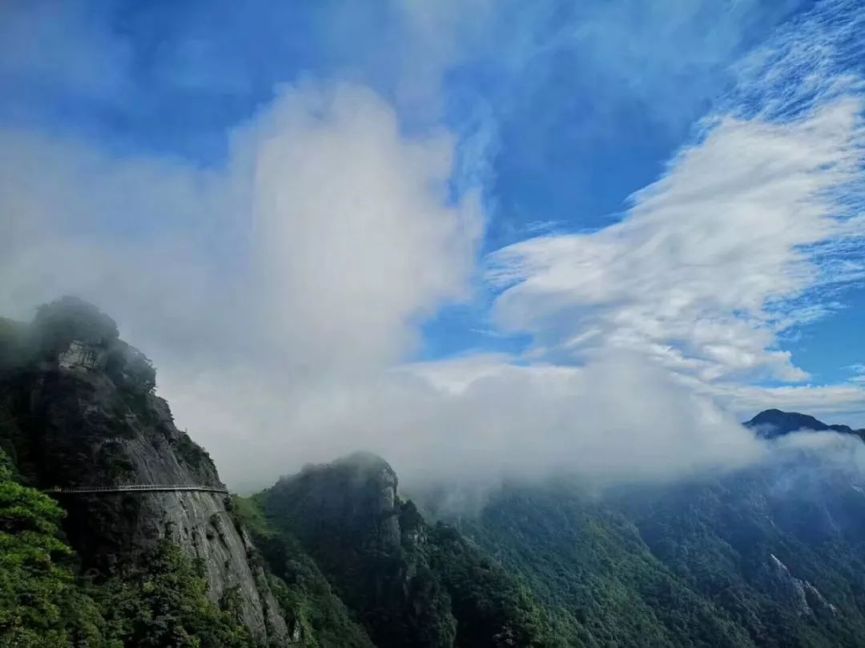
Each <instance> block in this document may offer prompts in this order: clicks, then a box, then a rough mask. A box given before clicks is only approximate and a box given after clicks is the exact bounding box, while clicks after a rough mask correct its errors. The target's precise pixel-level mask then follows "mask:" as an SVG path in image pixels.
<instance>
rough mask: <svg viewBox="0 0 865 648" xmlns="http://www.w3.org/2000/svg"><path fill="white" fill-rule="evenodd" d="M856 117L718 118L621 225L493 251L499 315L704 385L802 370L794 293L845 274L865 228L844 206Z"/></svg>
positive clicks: (832, 113)
mask: <svg viewBox="0 0 865 648" xmlns="http://www.w3.org/2000/svg"><path fill="white" fill-rule="evenodd" d="M860 111H861V104H860V103H859V102H858V101H856V100H853V99H848V100H846V101H839V102H837V103H834V104H832V105H829V106H826V107H824V108H822V109H820V110H819V111H818V112H816V113H815V114H814V115H812V116H810V117H809V118H807V119H804V120H801V121H799V122H794V123H789V122H788V123H780V124H776V123H769V122H764V121H760V120H751V121H745V120H740V119H733V118H725V119H722V120H720V121H719V122H718V123H717V125H715V126H714V128H712V129H711V130H710V131H709V132H708V133H707V134H706V135H705V138H704V139H703V141H701V142H699V143H698V144H695V145H693V146H691V147H689V148H686V149H685V150H683V151H682V152H681V153H680V154H679V155H678V156H677V157H676V159H674V160H673V161H672V163H671V164H670V166H669V169H668V171H667V173H666V174H665V175H664V176H663V177H662V178H661V179H660V180H659V181H658V182H656V183H655V184H653V185H651V186H649V187H647V188H646V189H644V190H642V191H640V192H639V193H637V194H636V195H635V196H634V204H633V206H632V208H631V209H630V210H629V212H628V214H627V215H626V216H625V218H624V219H623V221H622V222H620V223H618V224H616V225H613V226H610V227H607V228H605V229H602V230H600V231H597V232H594V233H590V234H574V235H560V236H547V237H539V238H535V239H530V240H527V241H523V242H520V243H517V244H514V245H512V246H509V247H507V248H504V249H502V250H500V251H498V252H496V253H494V254H493V255H491V258H490V270H489V277H490V279H491V281H493V282H495V283H497V284H499V285H502V286H504V287H505V288H504V290H503V291H502V293H501V294H500V295H499V297H498V298H497V300H496V304H495V311H494V315H495V319H496V321H497V322H498V324H499V325H500V326H501V327H502V328H504V329H506V330H511V331H515V332H531V333H534V334H535V335H537V336H538V339H539V341H540V342H541V343H542V344H543V345H544V347H546V348H548V349H551V351H552V353H553V354H555V355H558V356H559V357H561V356H562V355H565V356H571V357H573V356H574V355H583V356H584V355H585V354H586V353H590V352H593V351H597V350H598V349H603V348H619V349H628V350H631V351H639V352H642V353H645V354H647V355H649V356H652V357H653V358H655V359H656V360H657V361H659V362H661V363H662V364H664V365H666V366H667V367H669V368H670V369H673V370H676V371H683V372H687V373H691V374H694V375H697V376H699V377H700V378H701V379H703V380H707V381H711V380H717V379H721V378H731V377H738V378H742V377H744V378H753V377H772V378H778V379H781V380H794V381H795V380H801V379H804V378H806V374H805V373H804V372H803V371H801V370H800V369H799V368H797V367H795V366H794V365H793V364H792V362H791V360H790V355H789V353H787V352H785V351H782V350H780V349H778V348H777V341H778V334H779V333H781V332H782V331H784V330H785V329H787V328H789V327H790V326H792V325H794V324H795V323H797V322H798V319H799V318H798V317H797V314H798V311H797V310H796V309H794V308H790V307H785V301H788V300H791V299H793V298H796V297H800V296H802V295H804V294H805V293H806V291H809V290H814V289H815V288H819V287H820V286H823V285H826V284H827V283H833V282H837V281H838V279H839V278H838V276H837V275H836V274H832V275H827V274H826V273H825V272H824V271H823V268H824V265H825V264H828V263H830V261H831V259H832V250H831V248H830V247H829V246H828V244H829V243H831V242H836V241H838V240H839V239H845V240H848V241H849V240H851V239H853V238H855V239H858V240H861V238H862V236H863V235H865V228H863V227H862V223H861V221H856V222H855V223H851V221H849V220H846V219H845V217H846V216H847V215H848V214H847V212H846V210H845V209H844V208H843V207H842V206H841V204H840V202H839V201H838V200H836V199H837V197H838V195H839V192H841V191H843V190H845V189H846V188H847V187H848V186H849V185H850V184H851V183H852V182H854V181H855V180H856V179H857V178H858V176H857V173H858V170H859V165H860V164H861V162H862V145H863V143H865V140H863V129H862V124H861V120H860V117H859V112H860ZM852 224H855V225H856V227H852V226H851V225H852ZM821 244H822V245H823V246H824V247H822V248H820V247H817V246H820V245H821ZM847 262H848V263H849V264H852V265H855V267H856V270H857V272H852V271H851V276H852V277H855V276H858V272H861V269H862V264H861V262H856V261H854V260H848V261H847Z"/></svg>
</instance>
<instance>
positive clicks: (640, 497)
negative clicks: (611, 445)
mask: <svg viewBox="0 0 865 648" xmlns="http://www.w3.org/2000/svg"><path fill="white" fill-rule="evenodd" d="M775 470H776V472H775V473H772V472H771V471H768V470H767V469H766V468H765V467H763V468H761V469H760V470H758V471H752V472H750V473H747V472H742V473H737V474H735V475H734V476H731V477H729V478H726V479H724V480H718V481H707V482H700V483H691V484H679V485H677V486H669V487H656V488H646V487H643V488H641V489H621V490H620V491H619V492H617V493H610V494H607V495H606V496H604V497H602V498H598V497H588V496H586V495H585V494H584V492H583V491H581V489H580V488H579V486H577V485H575V484H572V483H565V482H560V483H557V484H547V485H544V486H532V487H530V486H525V485H523V486H519V487H517V486H512V487H508V488H506V489H504V490H503V491H502V492H501V493H499V494H497V495H496V496H495V497H494V498H493V499H492V501H491V502H489V503H488V504H487V506H486V507H485V508H484V510H483V512H482V513H481V515H480V516H479V517H478V518H476V519H467V520H462V521H461V522H460V525H459V528H460V530H461V531H462V532H463V533H464V534H465V535H467V536H468V537H470V538H471V539H473V540H474V541H476V542H477V543H478V544H479V545H480V546H482V547H483V548H484V549H485V550H486V551H487V552H488V553H490V554H493V555H495V556H496V557H497V558H498V559H499V560H500V561H501V562H502V564H503V565H504V566H505V567H506V568H507V570H508V571H509V572H511V573H518V574H521V575H522V577H523V578H524V579H525V581H526V582H527V583H528V585H529V587H530V589H531V591H532V592H533V593H534V594H535V596H536V597H537V598H538V599H539V600H541V601H542V603H543V604H544V606H545V607H546V608H547V609H549V610H550V611H551V613H552V614H554V615H555V616H556V618H558V619H559V620H561V619H562V618H564V619H566V620H567V621H566V622H565V623H563V624H561V625H560V629H561V630H562V632H561V634H560V636H561V637H562V638H563V639H564V640H565V641H566V642H567V644H568V645H597V646H610V645H618V646H644V645H652V646H655V645H658V646H683V647H686V646H687V647H691V646H705V647H709V646H777V647H781V646H826V647H828V646H851V647H852V646H859V645H861V638H862V637H863V636H865V576H863V574H865V560H863V558H862V556H863V555H865V554H863V551H862V550H863V548H865V546H863V536H862V531H863V522H862V520H863V519H865V517H863V515H865V498H863V497H862V495H861V493H859V492H857V491H856V490H855V489H851V487H850V485H849V483H845V482H843V481H837V480H835V479H834V478H833V477H832V476H827V475H826V474H825V473H824V472H822V471H821V470H819V469H817V468H816V467H813V466H812V467H809V468H808V469H807V470H805V469H803V468H802V467H800V466H794V465H784V466H777V467H776V468H775ZM782 485H783V486H782Z"/></svg>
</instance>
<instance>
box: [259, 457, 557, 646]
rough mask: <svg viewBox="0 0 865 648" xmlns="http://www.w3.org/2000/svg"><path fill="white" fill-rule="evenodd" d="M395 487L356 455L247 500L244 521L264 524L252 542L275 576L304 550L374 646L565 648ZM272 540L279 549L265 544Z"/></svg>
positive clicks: (482, 561) (520, 598)
mask: <svg viewBox="0 0 865 648" xmlns="http://www.w3.org/2000/svg"><path fill="white" fill-rule="evenodd" d="M395 489H396V476H395V475H394V474H393V471H392V470H391V469H390V467H389V466H388V465H387V464H386V463H385V462H384V461H382V460H381V459H379V458H377V457H372V456H370V455H354V456H352V457H349V458H347V459H343V460H340V461H337V462H334V463H333V464H330V465H327V466H316V467H310V468H307V469H305V470H304V471H302V472H301V473H300V474H299V475H297V476H296V477H294V478H291V479H284V480H281V481H280V482H279V483H278V484H277V485H276V486H274V487H273V488H272V489H270V490H268V491H265V492H264V493H261V494H260V495H258V496H256V497H255V498H253V500H251V501H248V502H247V505H248V506H250V507H252V506H253V505H254V506H255V507H256V509H257V510H256V511H255V512H254V513H253V514H252V515H250V516H249V517H248V518H247V520H248V521H247V525H248V526H249V527H250V528H253V529H261V528H262V527H263V528H265V529H266V534H267V536H268V537H267V538H265V539H262V538H261V531H258V532H257V533H258V536H257V538H256V542H257V544H258V545H259V546H260V547H262V548H263V551H264V553H265V556H266V557H268V561H269V564H270V566H271V568H272V569H273V570H274V571H276V572H277V573H280V572H279V569H280V567H279V565H280V563H281V562H282V561H283V560H284V558H283V556H284V555H286V554H287V555H293V556H297V555H304V554H308V555H309V556H311V557H312V559H313V560H314V561H315V565H317V567H318V569H320V570H321V572H320V573H321V574H323V577H324V578H326V579H327V581H328V582H330V583H331V584H332V585H333V588H334V592H335V593H337V594H338V595H339V597H340V598H341V600H342V601H344V602H345V604H346V605H347V606H348V607H349V609H351V610H352V611H353V612H354V614H356V616H357V618H358V619H359V620H360V621H361V623H363V625H364V626H365V627H366V629H367V631H368V632H369V636H370V637H371V638H372V640H373V641H374V642H375V645H376V646H380V647H382V648H387V647H397V646H406V645H411V646H428V647H435V648H438V647H442V648H445V647H450V646H459V647H465V648H469V647H472V648H486V647H489V648H503V647H505V646H525V647H533V646H535V647H540V646H565V645H569V644H568V643H567V642H566V641H563V640H562V639H560V631H561V628H560V627H559V624H558V623H557V621H556V619H554V618H553V617H552V616H551V615H549V614H548V613H546V612H545V611H544V610H543V609H542V608H541V607H540V606H539V605H538V604H537V602H536V601H535V599H534V598H533V595H532V594H531V593H530V591H529V590H528V589H527V588H526V587H525V586H524V585H523V584H521V582H520V581H518V580H517V579H515V578H514V577H512V576H511V575H509V574H507V573H506V572H505V571H504V570H503V569H502V568H501V567H500V566H499V565H498V564H496V563H495V562H493V561H491V560H489V559H487V558H485V557H484V555H483V554H482V553H481V552H480V551H479V550H478V549H477V547H475V546H473V545H471V544H470V543H468V542H467V541H466V540H465V539H464V538H462V537H461V536H460V534H459V533H458V532H457V531H455V530H454V529H453V528H450V527H448V526H446V525H443V524H438V525H435V526H430V525H428V524H427V523H426V522H425V521H424V519H423V517H422V516H421V515H420V514H419V513H418V511H417V509H416V508H415V506H414V504H413V503H412V502H410V501H401V500H400V499H399V498H398V497H395ZM253 517H254V518H255V519H256V520H257V522H256V521H254V520H253V519H251V518H253ZM274 542H275V543H279V544H281V546H282V547H283V551H284V553H283V554H280V553H279V552H274V551H273V550H269V549H267V548H266V547H268V545H269V544H273V543H274Z"/></svg>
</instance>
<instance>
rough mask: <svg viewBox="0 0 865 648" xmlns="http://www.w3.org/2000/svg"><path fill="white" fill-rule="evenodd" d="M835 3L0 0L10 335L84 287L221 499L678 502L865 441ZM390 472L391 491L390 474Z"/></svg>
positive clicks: (853, 124) (864, 232) (858, 298)
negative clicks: (786, 461)
mask: <svg viewBox="0 0 865 648" xmlns="http://www.w3.org/2000/svg"><path fill="white" fill-rule="evenodd" d="M863 29H865V12H863V11H862V9H861V6H860V5H859V3H858V2H856V1H855V0H817V1H805V0H773V1H772V2H763V1H759V0H725V1H720V0H719V1H716V2H704V3H694V2H688V1H686V0H660V1H658V2H652V3H645V2H641V1H639V0H614V1H612V2H610V1H606V0H604V1H602V0H590V1H588V2H582V3H577V4H575V3H570V2H563V1H558V0H538V1H537V2H532V3H525V2H519V1H517V0H462V1H460V2H457V1H456V0H440V1H439V2H435V3H425V2H420V1H412V0H403V1H384V0H383V1H382V2H377V3H368V2H361V1H359V0H342V1H340V2H336V1H325V2H315V3H311V2H309V3H307V2H298V3H276V2H265V1H264V0H260V1H250V2H245V3H237V2H232V1H230V0H217V1H215V2H214V1H208V2H203V1H196V0H188V1H187V0H185V1H183V2H176V1H171V2H168V1H161V0H154V1H152V2H147V3H140V2H130V1H126V2H124V1H121V0H96V1H93V0H90V1H86V2H85V1H83V0H64V1H62V2H61V1H59V0H58V1H53V2H52V1H48V0H7V1H6V2H3V3H2V4H0V312H2V313H3V314H4V315H7V316H11V317H15V318H19V319H29V318H30V317H32V314H33V312H34V309H35V307H36V306H38V305H39V304H41V303H44V302H46V301H49V300H51V299H54V298H56V297H58V296H61V295H64V294H74V295H78V296H80V297H82V298H85V299H88V300H90V301H92V302H93V303H95V304H97V305H98V306H99V307H100V308H102V309H103V310H104V311H106V312H107V313H109V314H110V315H111V316H112V317H114V318H115V319H116V320H117V321H118V324H119V326H120V329H121V334H122V335H123V337H124V338H125V339H127V340H128V341H130V342H131V343H133V344H134V345H136V346H138V347H139V348H141V349H142V350H143V351H144V352H145V353H146V354H147V355H148V356H150V357H151V358H152V359H153V361H154V363H155V365H156V367H157V371H158V376H157V378H158V387H157V388H158V392H159V394H160V395H162V396H164V397H165V398H167V399H168V400H169V402H170V403H171V405H172V409H173V411H174V415H175V418H176V420H177V423H178V425H179V426H180V427H182V428H185V429H188V430H189V432H190V434H191V435H192V436H193V438H194V439H195V440H197V441H198V442H200V443H202V444H203V445H204V446H205V447H207V448H208V450H209V451H210V452H211V454H212V456H213V457H214V459H215V460H216V462H217V465H218V466H219V468H220V471H221V474H222V476H223V478H224V479H225V480H226V482H227V483H229V485H231V486H232V487H237V488H243V487H246V486H249V487H252V486H258V485H265V484H267V483H268V482H269V481H272V480H273V479H274V478H275V477H277V476H278V475H280V474H284V473H288V472H291V471H293V470H296V469H297V468H299V467H300V466H301V465H303V464H304V463H306V462H310V461H326V460H330V459H332V458H334V457H335V456H337V455H339V454H343V453H346V452H350V451H353V450H356V449H366V450H370V451H374V452H378V453H380V454H382V455H383V456H385V457H386V458H387V459H389V460H390V461H391V462H392V463H393V464H394V466H395V467H396V468H397V470H398V471H399V472H401V473H402V474H403V475H404V478H407V479H409V480H415V481H417V482H418V483H420V482H422V481H425V480H426V481H441V480H453V479H457V478H460V479H468V478H469V477H468V476H471V479H478V480H480V481H483V480H489V479H496V478H501V477H503V476H510V475H516V476H521V475H528V476H531V475H537V474H547V473H549V472H550V471H553V470H571V471H574V470H575V471H577V472H581V473H583V474H586V475H590V476H604V477H606V478H613V479H615V478H616V477H617V476H619V477H627V478H635V477H638V478H642V477H645V478H670V477H676V476H680V475H689V474H692V473H694V472H695V471H701V470H706V469H710V468H718V467H730V466H737V465H741V464H743V463H747V462H749V461H753V460H754V459H755V457H759V456H761V454H762V453H765V452H766V448H765V447H764V445H763V444H761V443H760V442H758V441H756V440H755V439H754V438H753V437H752V436H751V434H750V433H749V432H747V431H746V430H744V429H743V428H742V427H741V426H740V425H739V422H741V421H742V420H745V419H747V418H750V417H751V416H752V415H753V414H755V413H756V412H757V411H759V410H761V409H765V408H768V407H777V408H780V409H788V410H798V411H805V412H808V413H811V414H814V415H816V416H818V417H821V418H823V419H824V420H826V421H828V422H845V423H849V424H852V425H862V426H865V345H863V343H862V337H861V333H862V331H863V325H865V255H863V252H865V248H863V246H865V211H863V205H865V202H863V197H865V193H863V190H865V180H863V178H865V175H863V173H865V167H863V156H865V124H863V100H865V83H863V78H865V42H863V41H862V39H861V37H860V36H859V35H860V34H861V33H862V31H863ZM405 475H407V476H408V477H405Z"/></svg>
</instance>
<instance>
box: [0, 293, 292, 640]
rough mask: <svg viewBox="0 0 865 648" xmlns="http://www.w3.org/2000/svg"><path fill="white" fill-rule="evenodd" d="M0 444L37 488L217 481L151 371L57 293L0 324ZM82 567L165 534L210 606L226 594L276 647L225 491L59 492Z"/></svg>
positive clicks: (79, 305)
mask: <svg viewBox="0 0 865 648" xmlns="http://www.w3.org/2000/svg"><path fill="white" fill-rule="evenodd" d="M0 333H2V335H0V346H4V345H5V347H6V348H5V350H3V351H2V352H0V359H2V361H3V363H2V364H0V415H2V419H0V421H2V427H0V443H2V444H3V445H4V447H6V449H7V450H8V451H9V452H10V453H11V454H12V455H13V456H14V458H15V460H16V463H17V465H18V467H19V470H21V472H22V474H23V475H24V477H25V478H26V479H27V480H28V481H29V483H30V484H31V485H34V486H37V487H40V488H54V487H60V488H72V487H82V486H115V485H124V484H159V485H196V486H206V487H215V488H222V487H223V486H222V484H221V482H220V481H219V476H218V474H217V471H216V468H215V467H214V465H213V462H212V461H211V460H210V457H209V456H208V455H207V453H206V452H205V451H204V450H202V449H201V448H200V447H199V446H197V445H196V444H195V443H194V442H193V441H192V440H191V439H190V438H189V437H188V436H187V435H186V434H185V433H184V432H181V431H179V430H178V429H177V428H176V427H175V425H174V422H173V420H172V417H171V412H170V410H169V407H168V404H167V403H166V402H165V401H164V400H163V399H161V398H159V397H157V396H156V395H154V394H153V391H152V390H153V386H154V384H155V372H154V370H153V368H152V367H151V365H150V363H149V361H148V360H147V359H146V358H145V357H144V356H143V355H142V354H141V353H140V352H138V351H137V350H135V349H134V348H132V347H130V346H129V345H127V344H125V343H124V342H122V341H121V340H119V338H118V336H117V329H116V327H115V326H114V323H113V322H112V321H111V320H110V319H109V318H107V317H105V316H104V315H102V314H101V313H99V312H98V311H97V310H96V309H95V308H93V307H92V306H89V305H88V304H85V303H83V302H79V301H77V300H71V299H65V300H61V301H60V302H55V303H54V304H51V305H49V306H47V307H43V308H42V309H41V310H40V312H39V314H38V315H37V317H36V319H35V320H34V322H33V324H32V325H30V326H15V325H12V324H10V323H6V325H5V327H4V329H3V330H0ZM58 498H59V499H60V502H61V503H62V504H63V506H64V507H65V508H66V509H67V511H68V518H67V520H66V531H67V534H68V536H69V539H70V542H71V544H72V545H73V547H74V548H75V549H76V550H77V551H78V553H79V555H80V556H81V558H82V561H83V562H84V567H85V569H90V570H95V571H96V572H97V573H102V574H106V575H107V574H114V573H122V572H123V570H124V568H126V567H129V566H133V565H136V564H137V562H138V561H140V559H141V557H142V556H143V555H144V554H145V553H146V552H147V551H149V550H150V549H153V548H154V547H155V546H156V545H157V543H159V542H160V541H161V540H162V539H164V538H169V539H171V540H172V541H173V542H174V543H176V544H178V545H179V546H180V547H181V549H182V550H183V551H184V552H185V553H186V554H187V555H189V556H190V557H192V558H196V559H200V561H201V564H202V565H203V567H204V569H205V573H206V578H207V582H208V585H209V592H208V595H209V596H210V597H211V598H212V600H213V601H214V602H216V603H218V602H219V601H220V600H221V599H222V598H223V597H224V596H228V595H231V594H233V593H234V592H236V593H237V594H239V596H238V597H236V598H237V599H238V600H239V601H240V613H241V615H242V618H243V622H244V624H245V625H246V626H247V627H248V628H249V629H250V630H251V631H252V633H253V635H254V636H255V637H256V639H257V640H259V641H261V642H265V641H269V642H272V643H276V644H282V643H285V642H286V641H287V640H288V637H289V635H290V634H291V633H290V632H289V630H288V629H287V627H286V623H285V621H284V620H283V618H282V617H281V615H280V613H279V609H278V605H277V602H276V600H275V598H274V596H273V593H272V592H271V590H270V588H269V586H268V583H267V579H266V576H265V573H264V571H263V569H262V567H261V566H259V565H257V564H256V559H255V553H254V549H253V547H252V545H251V542H250V540H249V538H248V537H247V535H246V533H245V531H244V530H243V528H242V527H241V526H240V525H239V524H238V523H236V522H235V520H234V517H233V516H232V515H231V510H230V509H231V502H230V500H229V498H228V496H227V495H224V494H221V493H209V492H133V493H111V494H91V495H84V494H60V495H58Z"/></svg>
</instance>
